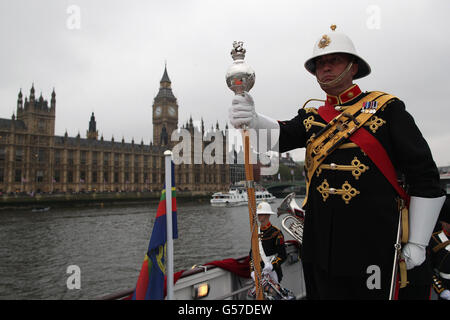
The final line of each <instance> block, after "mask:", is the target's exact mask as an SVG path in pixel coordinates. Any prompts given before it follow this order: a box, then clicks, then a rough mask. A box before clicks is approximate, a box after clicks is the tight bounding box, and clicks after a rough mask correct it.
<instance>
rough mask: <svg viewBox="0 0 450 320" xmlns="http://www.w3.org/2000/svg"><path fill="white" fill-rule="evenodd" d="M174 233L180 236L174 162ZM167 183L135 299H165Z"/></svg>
mask: <svg viewBox="0 0 450 320" xmlns="http://www.w3.org/2000/svg"><path fill="white" fill-rule="evenodd" d="M171 167H172V234H173V239H177V238H178V227H177V205H176V190H175V178H174V176H175V175H174V164H173V162H172V165H171ZM166 225H167V221H166V185H165V184H164V189H163V191H162V193H161V198H160V200H159V205H158V209H157V211H156V218H155V222H154V225H153V231H152V235H151V238H150V243H149V246H148V250H147V253H146V255H145V258H144V262H143V264H142V268H141V272H140V274H139V278H138V281H137V284H136V289H135V290H134V293H133V296H132V299H133V300H162V299H164V277H165V275H166V265H167V259H166V258H167V255H166V253H167V247H166V241H167V230H166Z"/></svg>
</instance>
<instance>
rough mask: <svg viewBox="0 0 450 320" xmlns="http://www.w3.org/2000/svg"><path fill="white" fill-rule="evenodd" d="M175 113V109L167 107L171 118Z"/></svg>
mask: <svg viewBox="0 0 450 320" xmlns="http://www.w3.org/2000/svg"><path fill="white" fill-rule="evenodd" d="M175 113H176V110H175V108H174V107H169V114H170V115H171V116H174V115H175Z"/></svg>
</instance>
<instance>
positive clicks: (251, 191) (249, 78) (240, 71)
mask: <svg viewBox="0 0 450 320" xmlns="http://www.w3.org/2000/svg"><path fill="white" fill-rule="evenodd" d="M245 52H246V51H245V49H244V47H243V42H242V41H234V42H233V49H232V50H231V57H232V58H233V64H232V65H231V66H230V67H229V68H228V71H227V74H226V81H227V85H228V87H229V88H230V89H231V90H232V91H233V92H234V93H235V94H240V95H243V93H244V92H248V91H250V89H251V88H253V85H254V84H255V71H253V69H252V68H250V66H249V65H247V64H246V63H245V61H244V58H245ZM242 137H243V140H244V155H245V158H244V159H245V178H246V185H247V197H248V213H249V219H250V232H251V240H252V260H253V269H254V271H255V287H256V299H257V300H263V299H264V298H263V291H262V286H261V255H260V252H259V239H258V223H257V221H256V198H255V186H254V181H253V165H252V164H251V163H250V134H249V132H248V130H247V128H246V127H245V126H244V128H243V132H242Z"/></svg>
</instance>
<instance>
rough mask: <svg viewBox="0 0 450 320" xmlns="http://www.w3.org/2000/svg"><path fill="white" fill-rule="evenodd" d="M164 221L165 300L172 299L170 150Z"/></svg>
mask: <svg viewBox="0 0 450 320" xmlns="http://www.w3.org/2000/svg"><path fill="white" fill-rule="evenodd" d="M164 157H165V173H166V219H167V220H166V221H167V242H166V245H167V264H166V274H167V300H173V234H172V152H171V151H170V150H166V151H165V152H164Z"/></svg>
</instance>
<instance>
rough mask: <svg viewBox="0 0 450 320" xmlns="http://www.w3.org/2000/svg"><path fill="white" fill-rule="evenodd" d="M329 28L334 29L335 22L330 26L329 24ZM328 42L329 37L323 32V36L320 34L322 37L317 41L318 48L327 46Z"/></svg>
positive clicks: (329, 40)
mask: <svg viewBox="0 0 450 320" xmlns="http://www.w3.org/2000/svg"><path fill="white" fill-rule="evenodd" d="M330 29H331V30H333V31H334V30H336V25H335V24H332V25H331V26H330ZM330 42H331V39H330V37H329V36H327V35H326V34H324V35H323V36H322V39H320V41H319V43H318V45H317V46H318V47H319V48H320V49H323V48H325V47H326V46H328V45H329V44H330Z"/></svg>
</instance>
